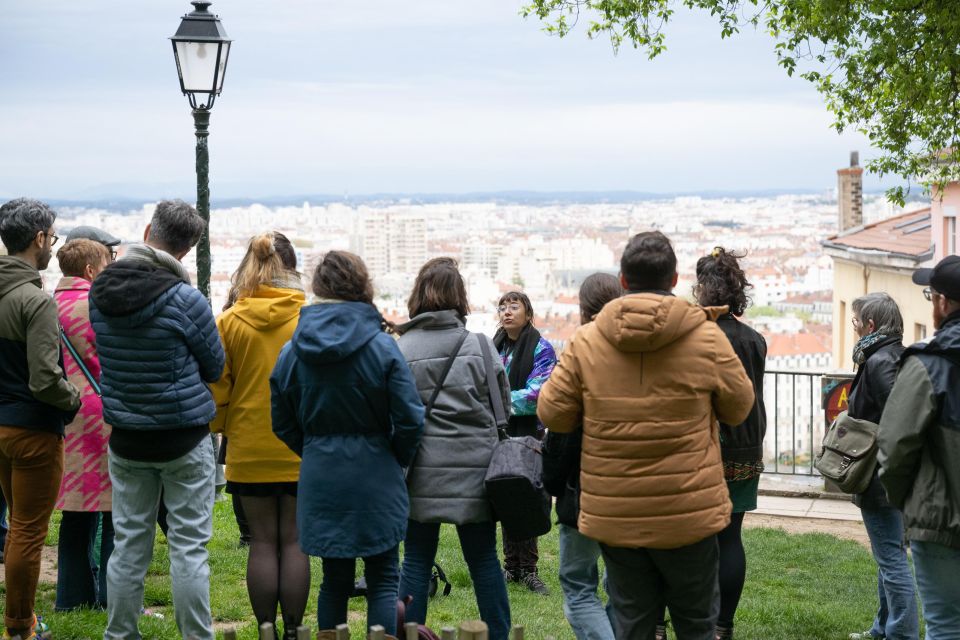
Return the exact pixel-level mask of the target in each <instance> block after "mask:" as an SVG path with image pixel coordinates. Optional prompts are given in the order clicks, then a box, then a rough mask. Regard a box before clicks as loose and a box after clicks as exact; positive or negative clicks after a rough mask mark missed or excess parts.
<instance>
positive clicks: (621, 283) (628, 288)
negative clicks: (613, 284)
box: [620, 273, 630, 291]
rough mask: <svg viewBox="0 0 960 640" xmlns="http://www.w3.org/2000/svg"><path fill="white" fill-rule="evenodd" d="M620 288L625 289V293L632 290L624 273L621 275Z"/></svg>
mask: <svg viewBox="0 0 960 640" xmlns="http://www.w3.org/2000/svg"><path fill="white" fill-rule="evenodd" d="M620 286H621V287H623V290H624V291H629V290H630V287H629V286H627V277H626V276H624V275H623V273H621V274H620Z"/></svg>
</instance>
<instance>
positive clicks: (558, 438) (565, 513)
mask: <svg viewBox="0 0 960 640" xmlns="http://www.w3.org/2000/svg"><path fill="white" fill-rule="evenodd" d="M582 444H583V429H577V430H576V431H573V432H571V433H555V432H553V431H548V432H547V438H546V441H545V442H544V445H543V486H544V488H545V489H546V490H547V493H549V494H550V495H552V496H554V497H555V498H556V499H557V522H559V523H560V524H565V525H567V526H568V527H573V528H574V529H576V528H577V518H578V517H579V515H580V449H581V447H582Z"/></svg>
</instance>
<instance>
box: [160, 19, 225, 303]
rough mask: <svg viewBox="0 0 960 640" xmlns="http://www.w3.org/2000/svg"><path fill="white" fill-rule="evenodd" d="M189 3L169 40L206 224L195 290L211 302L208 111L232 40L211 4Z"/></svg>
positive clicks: (199, 204) (199, 246)
mask: <svg viewBox="0 0 960 640" xmlns="http://www.w3.org/2000/svg"><path fill="white" fill-rule="evenodd" d="M190 4H192V5H193V7H194V10H193V11H191V12H190V13H188V14H187V15H185V16H183V19H182V20H181V21H180V28H179V29H177V33H176V34H174V35H173V36H172V37H171V38H170V40H171V41H172V42H173V57H174V59H175V60H176V61H177V74H178V75H179V76H180V90H181V91H183V95H185V96H187V99H188V100H189V101H190V107H191V108H192V109H193V124H194V127H195V128H196V134H197V211H198V212H199V213H200V216H201V217H203V220H204V222H205V223H206V228H205V229H204V230H203V235H202V236H201V237H200V242H199V243H198V244H197V287H198V288H199V289H200V292H201V293H203V295H204V296H206V298H207V300H210V187H209V169H210V156H209V154H208V151H207V136H208V135H209V131H208V129H209V127H210V109H211V108H212V107H213V101H214V100H215V99H216V97H217V96H218V95H220V91H222V90H223V77H224V76H225V75H226V73H227V57H228V56H229V55H230V43H231V42H232V40H230V39H229V38H228V37H227V34H226V33H225V32H224V30H223V25H221V24H220V19H219V18H218V17H217V16H216V15H215V14H212V13H210V12H209V11H207V8H208V7H209V6H210V5H211V4H212V3H211V2H206V1H205V0H193V2H191V3H190Z"/></svg>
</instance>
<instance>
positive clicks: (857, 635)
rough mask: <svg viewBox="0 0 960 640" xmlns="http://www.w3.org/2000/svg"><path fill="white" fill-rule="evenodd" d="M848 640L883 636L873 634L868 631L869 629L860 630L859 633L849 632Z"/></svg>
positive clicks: (868, 639)
mask: <svg viewBox="0 0 960 640" xmlns="http://www.w3.org/2000/svg"><path fill="white" fill-rule="evenodd" d="M847 638H849V639H850V640H883V639H884V636H875V635H873V633H871V632H870V630H869V629H867V630H866V631H860V632H859V633H851V634H850V635H849V636H847Z"/></svg>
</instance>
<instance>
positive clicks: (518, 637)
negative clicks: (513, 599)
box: [510, 624, 523, 640]
mask: <svg viewBox="0 0 960 640" xmlns="http://www.w3.org/2000/svg"><path fill="white" fill-rule="evenodd" d="M510 640H523V626H521V625H519V624H515V625H513V631H512V632H511V634H510Z"/></svg>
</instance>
